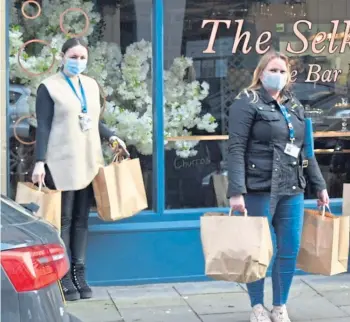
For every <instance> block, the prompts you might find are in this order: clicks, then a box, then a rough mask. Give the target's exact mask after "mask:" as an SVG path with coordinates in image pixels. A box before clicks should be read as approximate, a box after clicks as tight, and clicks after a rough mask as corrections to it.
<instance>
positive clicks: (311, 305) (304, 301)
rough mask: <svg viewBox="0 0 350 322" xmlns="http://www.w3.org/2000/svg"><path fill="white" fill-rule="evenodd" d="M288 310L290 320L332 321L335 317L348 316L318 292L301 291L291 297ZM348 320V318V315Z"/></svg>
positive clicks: (349, 319)
mask: <svg viewBox="0 0 350 322" xmlns="http://www.w3.org/2000/svg"><path fill="white" fill-rule="evenodd" d="M288 311H289V314H290V317H291V320H292V321H293V319H294V320H308V319H309V320H312V319H328V321H329V322H333V321H334V319H335V318H341V317H345V316H348V315H347V314H346V313H345V312H344V311H343V310H341V309H340V308H338V307H337V306H336V305H334V304H332V303H331V302H329V301H328V300H327V299H326V298H324V297H322V296H321V295H318V294H311V293H303V294H301V295H300V296H298V297H294V298H291V299H290V300H289V302H288ZM348 321H350V318H349V317H348Z"/></svg>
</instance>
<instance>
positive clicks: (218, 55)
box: [164, 0, 350, 208]
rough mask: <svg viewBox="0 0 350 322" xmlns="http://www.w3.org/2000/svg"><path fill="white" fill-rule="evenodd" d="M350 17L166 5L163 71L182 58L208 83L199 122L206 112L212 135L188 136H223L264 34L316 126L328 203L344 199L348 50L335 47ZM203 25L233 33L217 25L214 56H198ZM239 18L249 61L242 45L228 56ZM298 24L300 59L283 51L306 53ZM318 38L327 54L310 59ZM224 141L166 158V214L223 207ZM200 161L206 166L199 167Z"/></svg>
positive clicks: (290, 7)
mask: <svg viewBox="0 0 350 322" xmlns="http://www.w3.org/2000/svg"><path fill="white" fill-rule="evenodd" d="M349 14H350V1H349V0H346V1H322V0H306V1H273V2H272V1H226V0H215V1H214V0H213V1H211V2H210V4H206V5H205V6H202V4H199V2H198V1H195V0H192V1H191V0H187V1H186V0H181V1H170V0H165V35H164V40H165V49H164V53H165V65H166V66H170V65H171V63H172V61H173V60H174V58H176V57H179V56H185V57H189V58H192V59H193V67H194V70H195V76H196V80H198V81H200V82H202V81H205V82H207V83H208V84H209V94H208V96H207V97H206V98H204V99H203V100H202V102H201V115H203V114H204V113H210V114H211V115H213V116H214V117H215V119H216V123H217V124H218V126H217V127H216V128H215V131H214V132H213V133H209V132H208V131H199V132H197V131H196V130H193V131H192V135H198V134H200V135H205V136H208V135H209V136H215V135H227V134H228V121H227V118H228V110H229V107H230V105H231V103H232V101H233V99H234V97H235V96H236V95H237V94H238V92H239V91H240V90H242V89H243V88H244V87H246V86H247V85H249V83H250V81H251V77H252V73H253V71H254V69H255V67H256V64H257V62H258V60H259V57H260V56H259V54H258V53H257V52H256V49H255V43H256V41H257V39H258V37H259V35H261V33H262V32H264V31H269V32H271V40H270V41H269V42H268V43H267V44H266V45H269V46H272V47H273V48H275V49H276V50H280V51H281V52H283V53H285V54H287V55H288V56H289V57H290V64H291V67H292V70H293V71H294V73H293V80H294V84H293V90H294V92H295V94H296V96H297V97H298V98H299V99H300V101H301V102H302V103H303V105H304V107H305V111H306V115H307V116H308V117H310V118H312V120H313V125H314V131H315V132H316V133H315V149H316V153H317V159H318V161H319V163H320V167H321V169H322V172H323V174H324V177H325V179H326V181H327V183H328V188H329V192H330V196H331V197H333V198H334V197H341V196H342V184H343V183H344V182H348V180H349V178H348V177H349V175H350V174H349V166H350V164H349V162H350V161H347V160H348V159H349V158H348V156H349V152H350V144H349V143H348V142H349V140H348V138H350V133H348V131H349V130H350V126H348V122H350V120H349V119H348V118H349V117H350V94H349V93H350V91H349V86H350V55H349V46H344V51H343V52H342V53H341V52H340V50H339V48H340V46H341V44H342V42H343V41H344V37H346V35H345V34H344V32H343V31H344V30H345V29H346V24H345V23H344V20H346V19H347V17H348V15H349ZM203 19H227V20H231V21H232V22H231V26H230V28H226V26H225V25H224V24H221V25H220V26H219V29H218V32H217V36H216V41H215V43H214V50H215V53H211V54H208V53H203V51H204V50H205V49H206V48H207V46H208V40H209V38H210V34H211V25H210V24H207V26H206V27H204V28H201V26H202V21H203ZM238 19H243V20H244V24H243V29H242V31H241V33H244V32H246V31H248V32H249V33H250V41H249V44H248V45H250V46H252V50H250V51H249V53H247V54H243V53H242V50H243V49H244V48H245V47H244V46H245V45H244V39H243V40H242V41H241V42H240V43H239V44H238V47H237V50H236V52H235V53H232V47H233V44H234V41H235V39H236V38H235V34H236V32H237V28H238V24H237V23H236V22H235V20H238ZM301 19H307V20H308V21H310V22H311V24H312V28H310V30H308V28H307V25H306V24H299V26H298V28H299V30H300V31H301V34H302V35H303V37H305V38H306V39H308V45H309V46H308V49H307V50H306V51H305V52H303V53H302V54H294V53H290V52H287V51H286V48H287V44H288V43H289V44H290V46H291V48H293V49H294V50H295V51H300V49H302V48H303V43H302V41H301V39H299V38H298V37H297V36H296V35H295V33H294V32H293V26H294V24H295V23H296V22H297V21H298V20H301ZM337 19H339V21H340V22H339V26H338V29H337V31H335V33H334V35H333V38H334V42H333V45H334V46H337V45H338V50H337V51H334V52H333V53H331V54H330V53H329V49H328V48H329V46H330V45H331V38H330V35H331V33H332V32H333V28H334V26H333V24H332V23H331V21H332V20H337ZM320 32H325V35H326V37H325V38H326V40H325V42H324V44H325V46H326V47H325V50H324V51H322V52H321V51H320V52H319V53H318V54H315V53H313V52H312V50H311V42H312V41H313V40H314V39H315V38H316V39H317V40H320V34H319V33H320ZM321 47H322V44H321V45H320V44H319V45H317V48H321ZM310 69H311V71H310ZM327 70H328V72H327ZM339 70H340V71H341V73H338V74H337V76H338V77H337V78H336V79H335V77H334V76H336V74H335V71H339ZM316 72H317V73H316ZM334 79H335V81H334ZM191 130H192V129H191ZM333 131H336V132H335V133H334V132H333ZM347 134H349V136H347ZM223 139H224V137H220V136H219V137H217V138H215V139H214V140H213V141H205V140H202V141H199V143H198V145H196V146H195V148H194V149H195V150H196V151H197V155H196V156H194V157H192V158H190V159H184V160H182V161H179V158H180V157H179V156H177V155H176V153H174V152H173V151H170V152H169V151H166V155H167V164H166V176H167V182H166V197H167V207H168V208H174V207H175V208H176V207H177V208H186V207H193V208H197V207H209V206H214V207H215V206H217V205H218V204H219V205H222V204H220V203H222V201H220V200H218V198H217V196H216V195H215V189H214V184H213V180H212V178H214V176H215V174H217V173H225V162H226V141H225V140H223ZM179 141H180V140H179ZM209 146H210V147H211V148H210V149H209ZM208 151H210V157H208V155H209V154H208V153H207V152H208ZM180 159H181V158H180ZM198 160H210V162H204V161H203V162H202V163H201V162H200V161H198ZM175 164H183V165H186V167H188V169H191V170H188V169H187V171H185V170H184V169H182V168H181V169H177V168H176V167H175V166H174V165H175ZM208 178H211V179H209V180H208ZM305 197H306V198H315V194H314V192H313V191H311V190H310V187H307V189H306V195H305Z"/></svg>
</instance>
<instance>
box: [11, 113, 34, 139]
mask: <svg viewBox="0 0 350 322" xmlns="http://www.w3.org/2000/svg"><path fill="white" fill-rule="evenodd" d="M31 118H33V115H24V116H21V117H20V118H19V119H18V120H17V121H16V122H15V124H13V135H14V137H15V138H16V140H17V141H18V142H19V143H21V144H23V145H33V144H35V142H36V141H35V140H34V141H32V142H26V141H23V140H22V139H21V138H20V137H19V136H18V134H17V127H18V125H19V123H21V122H22V121H23V120H25V119H31Z"/></svg>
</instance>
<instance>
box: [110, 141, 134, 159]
mask: <svg viewBox="0 0 350 322" xmlns="http://www.w3.org/2000/svg"><path fill="white" fill-rule="evenodd" d="M118 148H119V150H122V151H121V152H120V151H118V152H117V153H116V154H115V155H114V157H113V160H112V163H115V162H117V161H119V160H120V161H122V160H124V156H125V157H126V159H130V153H129V151H128V150H126V149H124V148H123V147H122V146H121V145H119V146H118ZM123 155H124V156H123Z"/></svg>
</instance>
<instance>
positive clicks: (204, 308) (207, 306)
mask: <svg viewBox="0 0 350 322" xmlns="http://www.w3.org/2000/svg"><path fill="white" fill-rule="evenodd" d="M186 302H187V303H188V304H189V305H190V307H191V308H192V309H193V310H194V311H195V312H196V313H197V314H199V315H203V314H218V313H235V312H242V311H250V303H249V298H248V294H247V293H245V292H244V293H219V294H199V295H189V296H188V297H187V298H186Z"/></svg>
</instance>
